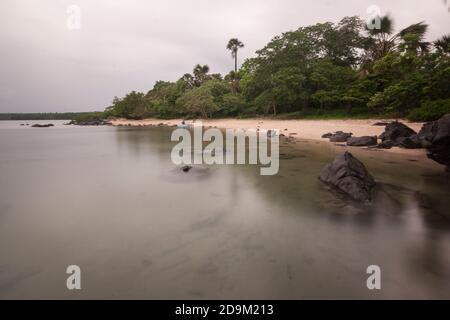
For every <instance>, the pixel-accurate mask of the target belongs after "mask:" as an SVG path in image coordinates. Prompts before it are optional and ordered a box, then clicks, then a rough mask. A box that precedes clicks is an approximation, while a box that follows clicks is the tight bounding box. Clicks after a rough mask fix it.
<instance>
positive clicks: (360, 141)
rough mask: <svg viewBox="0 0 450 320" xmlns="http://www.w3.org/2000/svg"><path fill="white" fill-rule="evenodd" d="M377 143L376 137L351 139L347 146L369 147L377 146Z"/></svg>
mask: <svg viewBox="0 0 450 320" xmlns="http://www.w3.org/2000/svg"><path fill="white" fill-rule="evenodd" d="M377 142H378V141H377V137H376V136H373V137H371V136H363V137H351V138H349V139H348V140H347V145H348V146H353V147H369V146H375V145H376V144H377Z"/></svg>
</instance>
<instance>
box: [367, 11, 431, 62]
mask: <svg viewBox="0 0 450 320" xmlns="http://www.w3.org/2000/svg"><path fill="white" fill-rule="evenodd" d="M366 30H367V32H368V34H369V41H370V42H369V44H370V47H371V48H370V49H369V52H370V53H371V57H370V58H371V60H372V61H375V60H378V59H380V58H382V57H384V56H385V55H386V54H388V53H389V52H391V51H393V50H395V49H397V48H398V46H399V44H401V45H402V46H403V48H402V49H408V50H413V51H416V52H417V51H420V52H426V51H427V50H428V48H429V46H430V44H429V43H428V42H425V41H423V39H424V38H425V34H426V32H427V30H428V25H427V24H425V23H424V22H419V23H415V24H412V25H410V26H409V27H406V28H404V29H402V30H400V32H398V33H394V21H393V19H392V18H391V17H390V16H388V15H386V16H383V17H380V28H370V29H369V28H367V27H366ZM399 40H401V43H399V42H400V41H399Z"/></svg>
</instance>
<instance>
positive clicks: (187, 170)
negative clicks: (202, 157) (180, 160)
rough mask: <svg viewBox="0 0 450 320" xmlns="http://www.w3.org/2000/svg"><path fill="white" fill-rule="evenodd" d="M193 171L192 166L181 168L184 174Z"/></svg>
mask: <svg viewBox="0 0 450 320" xmlns="http://www.w3.org/2000/svg"><path fill="white" fill-rule="evenodd" d="M191 169H192V167H191V166H183V167H182V168H181V170H183V172H189V170H191Z"/></svg>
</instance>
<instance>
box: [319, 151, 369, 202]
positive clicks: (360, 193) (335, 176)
mask: <svg viewBox="0 0 450 320" xmlns="http://www.w3.org/2000/svg"><path fill="white" fill-rule="evenodd" d="M319 180H320V181H322V182H323V183H326V184H328V185H331V186H333V187H335V188H337V189H338V190H340V191H342V192H344V193H346V194H347V195H349V196H350V197H351V198H352V199H354V200H356V201H367V200H370V199H371V198H372V189H373V188H374V187H375V180H374V179H373V177H372V176H371V175H370V173H369V172H368V171H367V169H366V167H365V166H364V164H363V163H362V162H361V161H359V160H358V159H356V158H355V157H353V155H352V154H351V153H350V152H345V153H344V154H340V155H338V156H337V157H336V158H335V159H334V161H333V162H332V163H330V164H328V165H327V166H325V168H323V169H322V171H321V173H320V176H319Z"/></svg>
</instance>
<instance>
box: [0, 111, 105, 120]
mask: <svg viewBox="0 0 450 320" xmlns="http://www.w3.org/2000/svg"><path fill="white" fill-rule="evenodd" d="M103 117H104V113H103V112H62V113H59V112H54V113H52V112H43V113H0V120H20V121H25V120H78V121H83V120H88V119H93V118H97V119H101V118H103Z"/></svg>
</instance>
